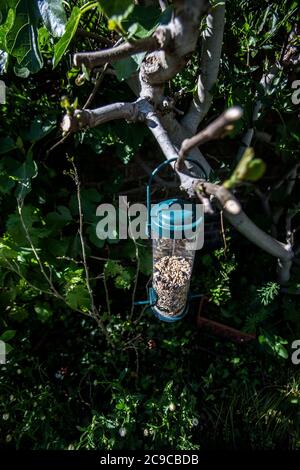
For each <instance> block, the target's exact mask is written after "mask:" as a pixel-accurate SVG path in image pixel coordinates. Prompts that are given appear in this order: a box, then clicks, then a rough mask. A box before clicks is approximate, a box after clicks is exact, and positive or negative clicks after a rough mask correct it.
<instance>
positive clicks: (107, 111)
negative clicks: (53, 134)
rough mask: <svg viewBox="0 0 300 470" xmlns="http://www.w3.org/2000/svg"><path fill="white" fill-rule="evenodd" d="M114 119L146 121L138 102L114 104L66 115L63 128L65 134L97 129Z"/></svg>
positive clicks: (78, 110) (79, 110)
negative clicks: (84, 129)
mask: <svg viewBox="0 0 300 470" xmlns="http://www.w3.org/2000/svg"><path fill="white" fill-rule="evenodd" d="M114 119H126V120H127V121H141V120H144V117H143V115H142V114H141V113H140V112H139V107H138V105H137V102H133V103H114V104H109V105H107V106H103V107H102V108H97V109H93V110H89V109H77V110H76V111H75V112H74V114H73V115H72V116H71V115H69V114H66V115H65V116H64V118H63V121H62V124H61V128H62V130H63V132H76V131H79V130H80V129H83V128H85V127H88V128H91V127H96V126H99V125H100V124H103V123H105V122H108V121H112V120H114Z"/></svg>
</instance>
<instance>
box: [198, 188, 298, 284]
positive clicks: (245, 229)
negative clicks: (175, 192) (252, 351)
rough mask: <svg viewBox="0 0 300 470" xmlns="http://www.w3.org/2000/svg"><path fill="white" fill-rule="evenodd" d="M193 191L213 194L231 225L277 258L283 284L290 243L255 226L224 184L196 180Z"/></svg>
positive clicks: (289, 262)
mask: <svg viewBox="0 0 300 470" xmlns="http://www.w3.org/2000/svg"><path fill="white" fill-rule="evenodd" d="M195 191H196V193H200V194H204V195H213V196H214V197H215V198H216V199H217V201H218V203H219V205H220V207H221V209H222V210H223V213H224V215H225V217H226V218H227V219H228V220H229V222H230V223H231V225H233V227H235V228H236V229H237V230H238V231H239V232H240V233H242V234H243V235H244V236H245V237H246V238H248V240H250V241H251V242H252V243H254V244H255V245H257V246H258V247H260V248H261V249H263V250H264V251H265V252H266V253H269V254H270V255H272V256H275V257H276V258H278V276H279V282H280V283H282V284H284V283H285V282H287V281H288V280H289V278H290V268H291V265H292V259H293V257H294V253H293V250H292V248H291V246H290V244H284V243H281V242H280V241H278V240H276V239H275V238H273V237H271V236H270V235H268V234H267V233H266V232H264V231H263V230H261V229H260V228H259V227H257V225H255V223H254V222H252V220H251V219H249V217H248V216H247V215H246V214H245V212H244V211H243V209H242V207H241V204H240V203H239V201H238V200H237V199H236V198H235V196H234V195H233V194H232V193H231V192H230V191H228V190H227V189H226V188H224V186H219V185H217V184H213V183H208V182H197V183H196V185H195Z"/></svg>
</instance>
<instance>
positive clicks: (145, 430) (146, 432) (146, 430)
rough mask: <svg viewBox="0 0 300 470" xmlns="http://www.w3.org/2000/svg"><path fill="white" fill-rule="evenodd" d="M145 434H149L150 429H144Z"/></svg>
mask: <svg viewBox="0 0 300 470" xmlns="http://www.w3.org/2000/svg"><path fill="white" fill-rule="evenodd" d="M144 436H145V437H147V436H149V431H148V429H144Z"/></svg>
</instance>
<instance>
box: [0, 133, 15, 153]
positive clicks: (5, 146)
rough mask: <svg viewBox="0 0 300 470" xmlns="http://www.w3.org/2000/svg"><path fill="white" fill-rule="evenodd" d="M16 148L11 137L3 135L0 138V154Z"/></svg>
mask: <svg viewBox="0 0 300 470" xmlns="http://www.w3.org/2000/svg"><path fill="white" fill-rule="evenodd" d="M16 148H17V145H16V143H15V141H14V140H13V139H12V138H11V137H3V138H1V139H0V155H3V154H4V153H8V152H11V151H12V150H15V149H16Z"/></svg>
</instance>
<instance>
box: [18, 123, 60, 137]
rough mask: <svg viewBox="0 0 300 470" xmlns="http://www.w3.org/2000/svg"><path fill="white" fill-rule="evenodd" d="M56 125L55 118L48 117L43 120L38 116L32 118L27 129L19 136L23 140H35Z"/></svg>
mask: <svg viewBox="0 0 300 470" xmlns="http://www.w3.org/2000/svg"><path fill="white" fill-rule="evenodd" d="M55 125H56V119H51V118H48V119H47V120H43V119H42V118H40V117H38V118H36V119H34V120H33V121H32V123H31V125H30V128H29V130H28V131H24V132H22V134H21V136H22V138H23V140H29V141H30V142H37V141H38V140H41V139H42V138H43V137H45V136H46V135H47V134H49V132H51V131H52V130H53V129H54V128H55Z"/></svg>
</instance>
